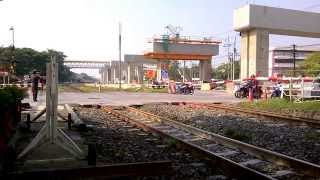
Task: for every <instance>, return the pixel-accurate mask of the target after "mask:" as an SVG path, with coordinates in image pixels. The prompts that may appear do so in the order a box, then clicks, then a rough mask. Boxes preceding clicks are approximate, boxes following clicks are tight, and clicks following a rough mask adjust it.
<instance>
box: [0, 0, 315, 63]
mask: <svg viewBox="0 0 320 180" xmlns="http://www.w3.org/2000/svg"><path fill="white" fill-rule="evenodd" d="M248 2H250V3H255V4H261V5H267V6H273V7H281V8H290V9H298V10H306V11H314V12H320V1H319V0H281V1H280V0H273V1H271V0H255V1H248V0H223V1H219V0H3V1H1V2H0V46H8V45H10V42H11V34H10V32H9V27H10V26H14V27H15V32H16V46H17V47H31V48H35V49H37V50H45V49H48V48H51V49H56V50H60V51H63V52H65V54H66V55H67V56H68V59H83V60H85V59H88V60H110V59H117V57H118V55H117V54H118V52H117V50H118V41H117V40H118V22H119V21H121V22H122V24H123V53H139V54H141V53H143V52H144V51H145V50H148V49H149V50H150V48H151V47H150V44H148V43H147V40H148V38H151V37H152V36H153V35H160V34H162V33H164V32H165V29H164V27H165V26H166V25H168V24H172V25H177V26H181V27H182V28H183V31H182V33H181V34H182V35H185V36H195V37H201V36H207V37H208V36H215V37H217V38H219V39H221V40H224V39H225V38H226V37H228V36H234V35H235V32H233V30H232V18H233V10H234V9H235V8H238V7H241V6H243V5H245V4H247V3H248ZM293 43H296V44H313V43H320V40H319V39H310V38H292V37H284V36H274V35H272V36H271V38H270V45H271V46H287V45H291V44H293ZM225 53H226V52H225V50H224V49H223V48H222V49H221V53H220V56H222V57H223V56H224V55H225ZM223 60H224V58H221V57H220V58H219V57H218V58H217V61H216V62H217V63H221V62H223Z"/></svg>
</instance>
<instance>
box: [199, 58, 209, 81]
mask: <svg viewBox="0 0 320 180" xmlns="http://www.w3.org/2000/svg"><path fill="white" fill-rule="evenodd" d="M199 68H200V69H199V76H200V80H201V81H210V80H211V74H212V67H211V59H210V60H209V61H200V63H199Z"/></svg>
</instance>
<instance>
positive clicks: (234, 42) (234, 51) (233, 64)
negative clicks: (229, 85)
mask: <svg viewBox="0 0 320 180" xmlns="http://www.w3.org/2000/svg"><path fill="white" fill-rule="evenodd" d="M236 40H237V36H234V41H233V57H232V80H234V70H235V67H234V66H235V61H236V56H237V48H236Z"/></svg>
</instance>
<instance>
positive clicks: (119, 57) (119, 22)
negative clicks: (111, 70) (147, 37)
mask: <svg viewBox="0 0 320 180" xmlns="http://www.w3.org/2000/svg"><path fill="white" fill-rule="evenodd" d="M121 71H122V70H121V22H119V88H120V89H121V79H122V78H121V74H122V73H121Z"/></svg>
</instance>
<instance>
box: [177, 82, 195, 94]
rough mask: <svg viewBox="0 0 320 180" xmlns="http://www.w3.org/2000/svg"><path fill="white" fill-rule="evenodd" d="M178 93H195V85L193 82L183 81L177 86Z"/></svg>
mask: <svg viewBox="0 0 320 180" xmlns="http://www.w3.org/2000/svg"><path fill="white" fill-rule="evenodd" d="M177 93H178V94H191V95H193V94H194V86H193V85H192V83H183V84H181V85H178V86H177Z"/></svg>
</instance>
